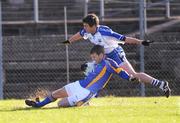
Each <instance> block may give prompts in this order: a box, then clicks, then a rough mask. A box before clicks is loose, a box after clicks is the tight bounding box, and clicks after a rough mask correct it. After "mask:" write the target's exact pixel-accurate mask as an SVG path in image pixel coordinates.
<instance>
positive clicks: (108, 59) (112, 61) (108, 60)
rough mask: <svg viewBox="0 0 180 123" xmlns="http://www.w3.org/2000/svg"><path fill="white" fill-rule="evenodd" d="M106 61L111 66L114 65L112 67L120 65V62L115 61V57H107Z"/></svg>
mask: <svg viewBox="0 0 180 123" xmlns="http://www.w3.org/2000/svg"><path fill="white" fill-rule="evenodd" d="M106 63H108V64H109V65H110V66H112V67H115V68H117V67H118V64H117V62H116V61H114V60H113V59H111V58H106Z"/></svg>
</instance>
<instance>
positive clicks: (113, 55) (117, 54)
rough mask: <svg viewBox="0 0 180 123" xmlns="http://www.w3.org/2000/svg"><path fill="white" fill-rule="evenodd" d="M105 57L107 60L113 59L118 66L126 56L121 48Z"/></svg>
mask: <svg viewBox="0 0 180 123" xmlns="http://www.w3.org/2000/svg"><path fill="white" fill-rule="evenodd" d="M106 56H107V57H108V58H111V59H113V60H114V61H116V63H117V64H118V65H120V64H121V63H123V62H124V61H125V59H126V55H125V52H124V50H123V49H122V48H121V47H117V48H116V49H114V50H113V51H112V52H110V53H108V54H106Z"/></svg>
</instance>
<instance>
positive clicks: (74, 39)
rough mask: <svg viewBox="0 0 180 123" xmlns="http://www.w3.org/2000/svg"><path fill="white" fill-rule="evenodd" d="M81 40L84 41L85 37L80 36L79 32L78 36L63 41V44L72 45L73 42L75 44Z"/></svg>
mask: <svg viewBox="0 0 180 123" xmlns="http://www.w3.org/2000/svg"><path fill="white" fill-rule="evenodd" d="M81 39H83V37H82V36H81V35H80V33H79V32H77V33H76V34H74V35H73V36H71V37H70V38H69V40H66V41H63V42H62V43H63V44H70V43H72V42H75V41H78V40H81Z"/></svg>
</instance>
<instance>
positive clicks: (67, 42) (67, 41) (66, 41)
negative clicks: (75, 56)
mask: <svg viewBox="0 0 180 123" xmlns="http://www.w3.org/2000/svg"><path fill="white" fill-rule="evenodd" d="M62 43H63V44H70V43H71V42H70V41H69V40H65V41H63V42H62Z"/></svg>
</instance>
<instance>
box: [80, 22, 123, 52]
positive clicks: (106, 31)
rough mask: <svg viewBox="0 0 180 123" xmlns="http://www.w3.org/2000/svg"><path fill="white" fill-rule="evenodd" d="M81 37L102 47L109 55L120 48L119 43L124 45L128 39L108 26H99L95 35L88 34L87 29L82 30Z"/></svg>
mask: <svg viewBox="0 0 180 123" xmlns="http://www.w3.org/2000/svg"><path fill="white" fill-rule="evenodd" d="M80 35H81V36H82V37H83V38H84V39H89V40H90V41H91V42H92V43H93V44H95V45H101V46H103V47H104V49H105V53H106V54H108V53H110V52H112V51H113V50H114V49H115V48H117V47H118V43H122V44H124V41H125V39H126V37H125V36H124V35H121V34H119V33H116V32H114V31H112V29H110V28H109V27H108V26H104V25H99V26H98V27H97V29H96V32H95V34H91V33H88V32H86V30H85V29H81V30H80Z"/></svg>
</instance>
